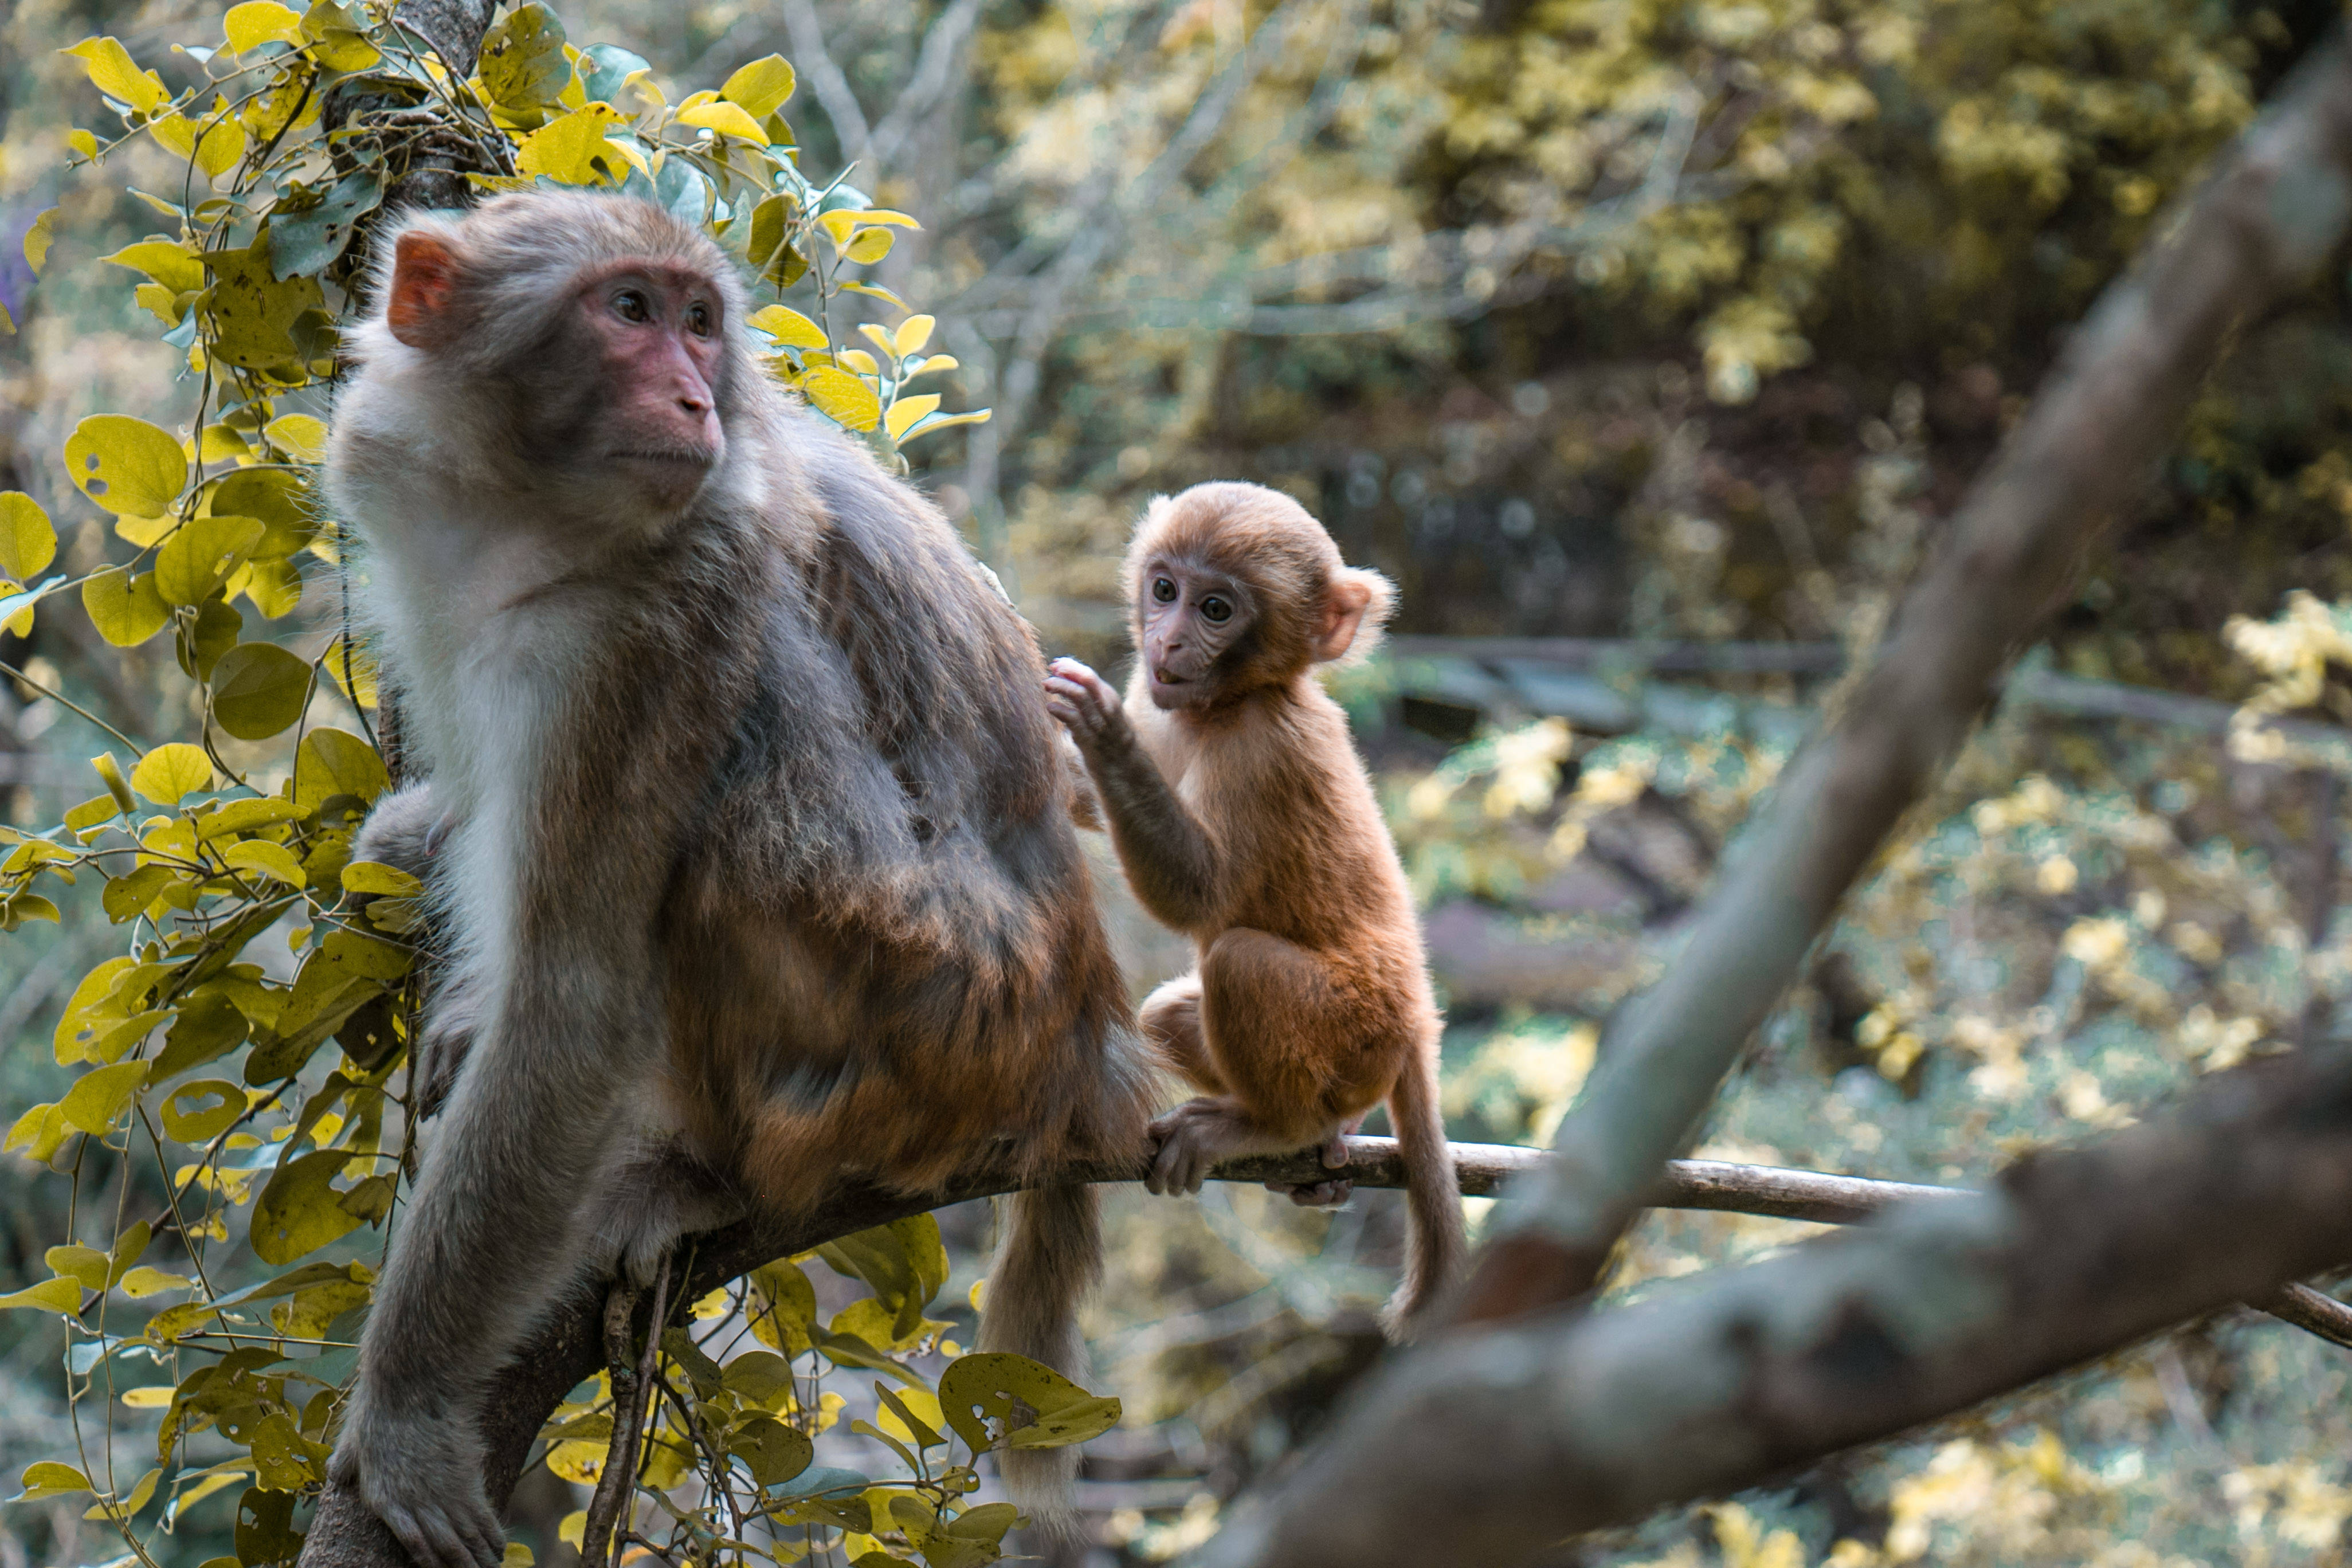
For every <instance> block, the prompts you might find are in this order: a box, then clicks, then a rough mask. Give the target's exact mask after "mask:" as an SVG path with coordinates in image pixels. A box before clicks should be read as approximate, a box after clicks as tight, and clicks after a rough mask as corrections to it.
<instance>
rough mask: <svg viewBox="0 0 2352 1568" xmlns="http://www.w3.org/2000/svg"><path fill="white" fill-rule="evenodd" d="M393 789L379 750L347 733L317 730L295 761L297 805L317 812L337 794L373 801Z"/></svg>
mask: <svg viewBox="0 0 2352 1568" xmlns="http://www.w3.org/2000/svg"><path fill="white" fill-rule="evenodd" d="M391 787H392V779H391V776H390V775H389V774H387V773H385V772H384V771H383V758H381V757H379V756H377V755H376V754H375V748H374V747H373V746H371V745H369V744H368V743H367V742H365V741H362V740H361V739H360V738H359V737H358V736H357V735H354V734H352V733H350V732H349V731H343V730H313V731H310V733H309V734H308V735H306V736H304V737H303V738H302V748H301V750H300V751H299V752H296V753H295V759H294V804H295V805H299V806H301V807H302V808H303V809H304V810H305V811H316V810H318V809H319V807H320V806H321V805H324V804H325V803H326V802H327V801H328V799H329V798H330V797H331V796H334V795H355V796H357V797H358V798H359V799H360V800H362V801H373V800H374V799H375V797H376V796H378V795H382V794H383V792H384V791H385V790H387V789H389V788H391Z"/></svg>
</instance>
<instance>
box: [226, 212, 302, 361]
mask: <svg viewBox="0 0 2352 1568" xmlns="http://www.w3.org/2000/svg"><path fill="white" fill-rule="evenodd" d="M205 266H206V267H208V268H211V269H212V275H213V286H212V288H211V289H209V290H207V291H206V293H205V318H206V320H207V321H208V322H209V324H210V325H211V327H212V333H211V336H210V338H209V340H208V341H207V343H206V345H205V346H206V347H207V349H208V350H209V351H210V352H211V353H212V355H213V357H214V358H215V359H217V360H221V361H223V362H225V363H229V364H234V365H242V366H244V367H245V368H246V369H247V370H257V371H261V372H264V373H265V374H270V375H274V376H276V377H278V379H279V380H281V381H289V382H298V383H299V382H300V381H303V380H306V379H308V377H309V374H310V371H309V366H308V364H307V363H306V356H305V355H304V353H302V350H301V348H300V347H299V345H297V344H296V342H295V341H294V323H295V318H296V317H298V316H299V315H301V314H302V312H303V311H305V310H319V309H321V308H322V307H323V306H324V305H325V303H326V295H325V293H324V292H323V291H322V290H320V287H319V281H318V279H315V278H299V277H298V278H289V279H285V280H284V281H282V282H281V281H280V280H279V279H278V276H277V272H276V270H275V268H273V267H272V265H271V262H270V258H269V233H268V230H267V229H264V230H263V231H262V232H261V233H259V234H258V235H257V236H255V237H254V241H253V243H252V245H250V246H249V247H247V248H245V249H243V250H214V251H207V252H205Z"/></svg>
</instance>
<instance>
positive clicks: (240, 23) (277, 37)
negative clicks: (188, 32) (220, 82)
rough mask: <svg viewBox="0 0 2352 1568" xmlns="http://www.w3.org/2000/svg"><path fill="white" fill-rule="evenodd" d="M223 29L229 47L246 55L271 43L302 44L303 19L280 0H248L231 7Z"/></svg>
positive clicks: (222, 23) (223, 19) (225, 17)
mask: <svg viewBox="0 0 2352 1568" xmlns="http://www.w3.org/2000/svg"><path fill="white" fill-rule="evenodd" d="M221 31H222V32H223V33H224V34H225V35H226V37H227V38H228V47H230V48H232V49H235V50H236V52H237V53H238V54H243V53H245V52H246V51H247V49H254V48H259V47H261V46H262V45H264V44H267V43H272V42H276V43H280V44H299V43H300V42H301V41H302V18H301V17H300V16H298V15H297V14H296V13H295V12H294V10H293V8H292V7H290V6H286V5H279V4H278V0H246V3H245V4H244V5H232V6H230V7H229V8H228V15H227V16H224V17H222V18H221Z"/></svg>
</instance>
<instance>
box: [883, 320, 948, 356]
mask: <svg viewBox="0 0 2352 1568" xmlns="http://www.w3.org/2000/svg"><path fill="white" fill-rule="evenodd" d="M938 324H939V320H938V318H937V317H934V316H909V317H908V318H907V319H906V320H905V321H901V322H899V323H898V334H897V335H896V336H895V337H894V338H893V339H892V340H891V342H892V343H893V344H894V346H896V347H897V349H898V357H899V358H901V359H904V358H906V357H907V355H908V354H919V353H922V352H923V345H924V344H925V343H927V342H930V341H931V329H932V328H933V327H935V326H937V325H938Z"/></svg>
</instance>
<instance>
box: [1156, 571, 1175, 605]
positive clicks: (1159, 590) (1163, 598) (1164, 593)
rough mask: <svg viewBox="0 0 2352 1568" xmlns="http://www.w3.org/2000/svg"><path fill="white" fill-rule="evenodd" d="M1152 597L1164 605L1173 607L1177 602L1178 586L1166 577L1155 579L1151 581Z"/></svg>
mask: <svg viewBox="0 0 2352 1568" xmlns="http://www.w3.org/2000/svg"><path fill="white" fill-rule="evenodd" d="M1151 596H1152V597H1153V598H1154V599H1156V600H1158V601H1159V602H1160V603H1161V604H1163V605H1172V604H1174V603H1175V602H1176V584H1173V583H1171V582H1170V581H1169V580H1168V579H1167V578H1165V577H1154V578H1153V579H1152V580H1151Z"/></svg>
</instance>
